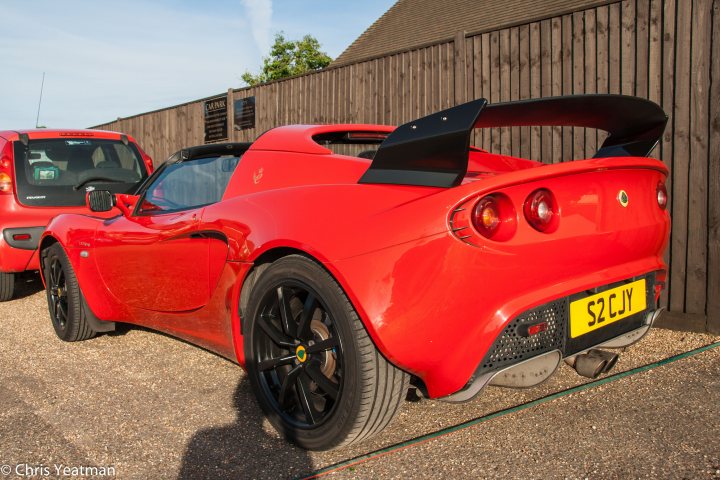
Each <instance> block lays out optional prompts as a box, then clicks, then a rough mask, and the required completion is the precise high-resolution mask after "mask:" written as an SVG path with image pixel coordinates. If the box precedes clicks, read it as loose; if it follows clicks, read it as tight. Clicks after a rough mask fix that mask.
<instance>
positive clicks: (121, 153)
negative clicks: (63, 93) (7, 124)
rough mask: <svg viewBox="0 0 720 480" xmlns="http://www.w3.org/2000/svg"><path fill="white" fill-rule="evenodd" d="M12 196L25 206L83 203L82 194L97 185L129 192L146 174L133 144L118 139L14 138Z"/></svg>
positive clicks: (83, 196)
mask: <svg viewBox="0 0 720 480" xmlns="http://www.w3.org/2000/svg"><path fill="white" fill-rule="evenodd" d="M15 177H16V180H17V197H18V200H19V201H20V203H22V204H24V205H28V206H57V207H65V206H80V205H85V193H86V192H87V191H90V190H94V189H95V188H96V187H98V188H99V185H101V184H102V189H104V190H110V191H111V192H113V193H134V192H135V191H136V190H137V188H138V186H139V185H140V183H141V182H142V181H143V180H144V179H145V178H147V170H146V169H145V164H144V163H143V161H142V157H141V155H140V152H139V151H138V149H137V147H136V146H135V145H134V144H132V143H128V144H127V145H125V144H124V143H123V142H121V141H120V140H100V139H87V138H61V139H48V140H30V141H29V142H28V145H27V146H25V145H24V144H23V143H22V142H15Z"/></svg>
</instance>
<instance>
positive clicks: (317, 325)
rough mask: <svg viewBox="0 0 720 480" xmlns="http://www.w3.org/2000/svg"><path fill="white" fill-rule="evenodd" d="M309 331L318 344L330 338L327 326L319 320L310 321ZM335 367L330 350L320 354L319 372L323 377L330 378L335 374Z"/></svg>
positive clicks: (333, 355)
mask: <svg viewBox="0 0 720 480" xmlns="http://www.w3.org/2000/svg"><path fill="white" fill-rule="evenodd" d="M310 330H311V331H312V332H313V336H314V337H315V338H316V339H317V341H318V342H321V341H323V340H327V339H328V338H330V331H329V330H328V328H327V326H326V325H325V324H324V323H322V322H321V321H320V320H317V319H314V320H313V321H311V322H310ZM336 365H337V362H336V360H335V354H334V353H333V352H332V350H328V351H325V352H323V353H322V359H321V366H320V371H321V372H322V374H323V375H325V376H326V377H327V378H332V376H333V374H334V373H335V367H336Z"/></svg>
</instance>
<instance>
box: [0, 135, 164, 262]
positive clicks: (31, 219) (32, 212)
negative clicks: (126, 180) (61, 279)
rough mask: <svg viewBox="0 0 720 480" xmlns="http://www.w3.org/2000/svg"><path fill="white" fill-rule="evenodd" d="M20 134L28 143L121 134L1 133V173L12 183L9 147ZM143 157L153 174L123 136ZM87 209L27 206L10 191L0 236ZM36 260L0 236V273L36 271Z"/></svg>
mask: <svg viewBox="0 0 720 480" xmlns="http://www.w3.org/2000/svg"><path fill="white" fill-rule="evenodd" d="M20 135H27V137H28V139H29V140H31V141H32V140H41V139H42V140H44V139H59V138H63V139H77V138H92V139H105V140H120V139H121V136H123V135H124V134H122V133H118V132H109V131H103V130H69V129H36V130H17V131H15V130H13V131H0V153H2V158H1V159H0V163H1V165H0V171H2V172H6V173H7V174H8V175H9V176H10V177H11V178H12V179H13V182H15V171H14V169H15V162H14V155H13V149H12V144H13V142H17V141H19V139H20ZM125 136H126V137H127V139H128V141H129V142H131V143H133V144H134V145H135V146H136V147H137V149H138V151H139V152H140V154H141V155H142V158H143V161H144V165H145V168H146V169H147V170H148V175H149V174H150V173H152V159H151V158H150V157H149V156H148V155H147V154H146V153H145V152H144V151H143V150H142V148H140V146H139V145H138V144H137V142H135V140H134V139H133V138H132V137H130V136H128V135H125ZM88 212H89V210H88V209H87V207H85V206H82V207H52V206H43V207H37V206H27V205H24V204H22V202H20V201H19V199H18V196H17V190H16V189H15V188H13V192H9V193H3V192H0V215H1V217H0V233H2V230H4V229H7V228H23V227H44V226H46V225H47V224H48V223H49V222H50V219H51V218H53V217H55V216H56V215H59V214H61V213H78V214H83V213H88ZM39 268H40V266H39V259H38V253H37V250H23V249H18V248H13V247H11V246H10V245H8V244H7V242H5V239H4V238H3V236H2V235H0V271H2V272H23V271H25V270H38V269H39Z"/></svg>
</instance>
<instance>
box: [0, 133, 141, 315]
mask: <svg viewBox="0 0 720 480" xmlns="http://www.w3.org/2000/svg"><path fill="white" fill-rule="evenodd" d="M152 167H153V165H152V160H151V159H150V157H148V156H147V155H146V154H145V152H143V151H142V149H141V148H140V147H139V146H138V145H137V143H135V140H133V139H132V138H131V137H128V136H127V135H124V134H122V133H116V132H103V131H98V130H46V129H42V130H20V131H0V231H1V232H2V236H1V237H0V302H4V301H6V300H10V299H11V298H12V296H13V290H14V285H15V274H16V273H18V272H23V271H25V270H38V269H39V268H40V266H39V261H38V252H37V247H38V243H39V241H40V236H41V235H42V232H43V231H44V230H45V226H46V225H47V224H48V222H50V219H51V218H52V217H54V216H55V215H57V214H59V213H63V212H76V213H90V212H89V211H88V209H87V207H86V206H85V193H86V191H88V190H92V189H95V188H97V187H98V186H99V185H100V184H103V187H102V188H105V189H110V190H111V191H113V192H118V193H130V192H134V191H135V190H136V189H137V188H138V187H139V186H140V183H141V182H142V181H143V180H145V179H146V178H147V177H148V175H149V174H150V173H152Z"/></svg>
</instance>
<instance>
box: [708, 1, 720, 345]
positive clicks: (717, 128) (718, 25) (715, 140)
mask: <svg viewBox="0 0 720 480" xmlns="http://www.w3.org/2000/svg"><path fill="white" fill-rule="evenodd" d="M712 19H713V23H712V48H711V49H710V51H711V52H715V54H711V56H710V59H711V62H712V65H711V72H712V73H711V74H710V78H711V79H712V85H711V87H710V100H711V101H710V121H709V127H710V128H709V132H708V138H709V139H710V151H709V159H710V163H709V166H708V190H709V191H708V207H709V212H708V225H707V228H708V280H707V299H708V305H707V328H708V330H709V331H711V332H713V333H716V334H718V333H720V105H719V104H718V101H717V100H718V99H719V98H720V55H717V52H720V0H714V1H713V9H712Z"/></svg>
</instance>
